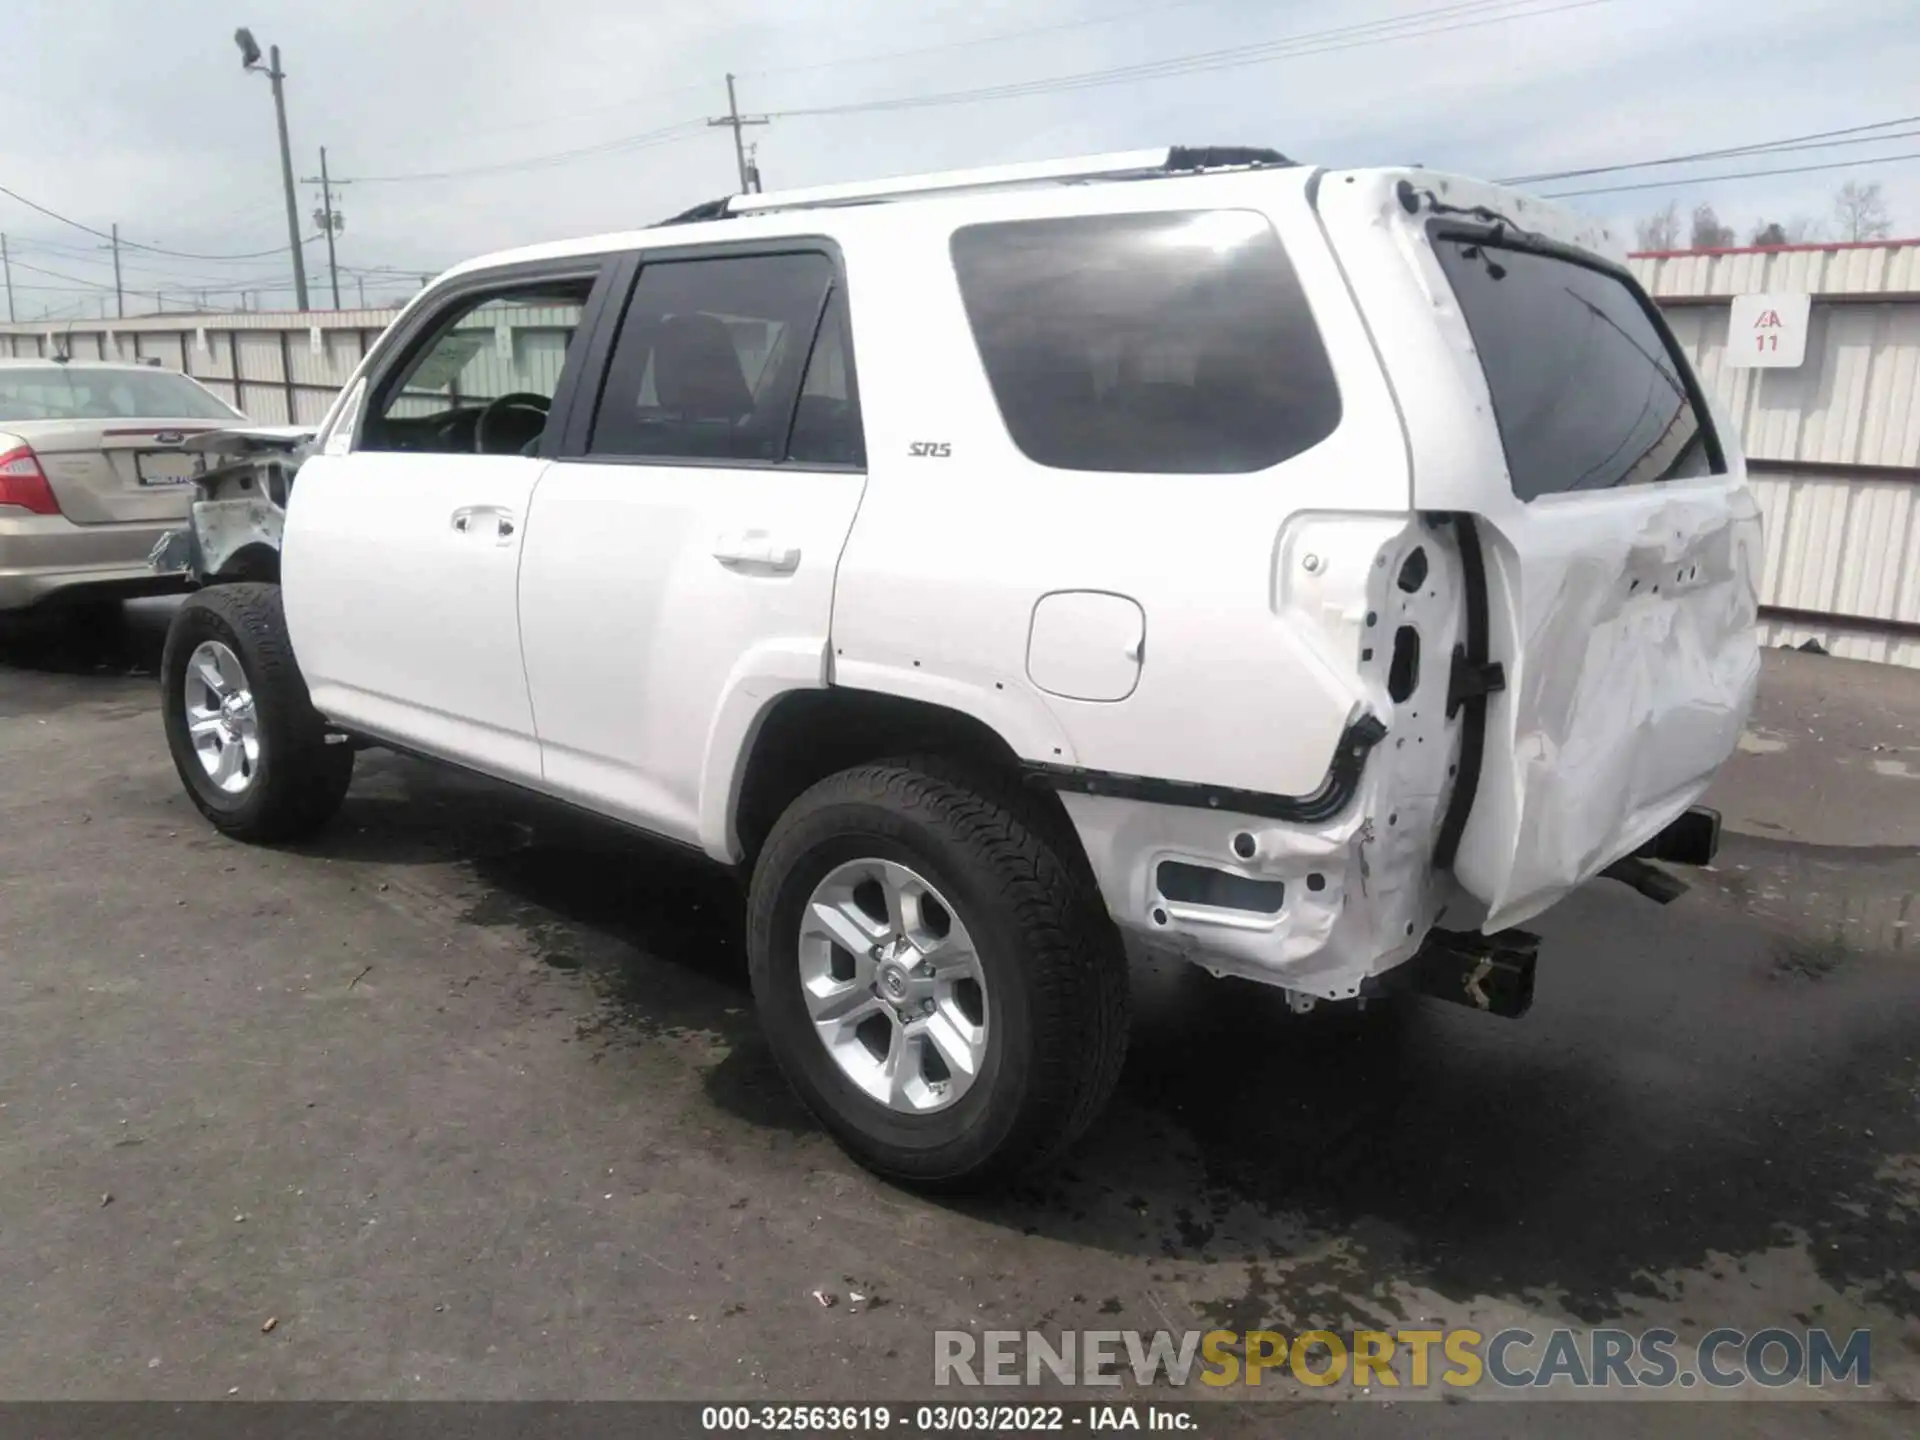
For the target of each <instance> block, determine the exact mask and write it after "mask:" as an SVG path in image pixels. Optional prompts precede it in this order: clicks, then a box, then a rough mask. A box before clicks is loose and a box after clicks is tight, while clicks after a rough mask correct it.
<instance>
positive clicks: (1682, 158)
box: [1494, 115, 1920, 185]
mask: <svg viewBox="0 0 1920 1440" xmlns="http://www.w3.org/2000/svg"><path fill="white" fill-rule="evenodd" d="M1914 124H1920V115H1903V116H1901V117H1900V118H1899V119H1897V120H1876V121H1875V122H1874V123H1873V124H1871V125H1850V126H1848V127H1847V128H1845V129H1844V130H1816V131H1814V132H1813V133H1811V134H1809V135H1789V136H1787V137H1786V138H1785V139H1783V140H1765V141H1759V142H1756V143H1755V144H1752V145H1730V146H1728V147H1726V148H1725V149H1721V150H1696V151H1694V152H1693V153H1692V154H1691V155H1669V156H1667V157H1666V158H1665V159H1661V160H1635V161H1632V162H1630V163H1628V164H1624V165H1589V166H1587V167H1586V168H1585V169H1582V170H1552V171H1548V172H1545V173H1543V174H1539V175H1513V176H1509V177H1508V178H1506V179H1504V180H1496V181H1495V182H1494V183H1495V184H1496V185H1532V184H1538V183H1540V182H1542V181H1547V180H1578V179H1582V178H1584V177H1586V176H1588V175H1613V174H1617V173H1619V172H1620V171H1624V170H1653V169H1658V168H1659V167H1661V166H1663V165H1688V164H1692V163H1693V162H1695V161H1698V160H1725V159H1730V158H1732V157H1733V156H1736V155H1767V154H1785V153H1787V152H1788V151H1793V150H1821V149H1826V148H1828V147H1830V146H1836V145H1872V144H1874V143H1876V142H1878V141H1881V140H1905V139H1909V138H1911V137H1912V136H1913V135H1916V134H1920V131H1913V130H1903V131H1900V132H1899V133H1897V134H1892V135H1868V134H1863V133H1862V132H1863V131H1868V130H1885V129H1887V128H1889V127H1891V126H1895V125H1914ZM1835 136H1845V137H1850V138H1845V139H1835V138H1830V137H1835Z"/></svg>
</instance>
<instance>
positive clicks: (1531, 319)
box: [1433, 235, 1713, 500]
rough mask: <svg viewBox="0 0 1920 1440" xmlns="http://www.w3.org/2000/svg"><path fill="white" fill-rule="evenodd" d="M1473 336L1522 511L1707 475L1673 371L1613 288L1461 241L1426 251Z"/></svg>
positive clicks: (1582, 273)
mask: <svg viewBox="0 0 1920 1440" xmlns="http://www.w3.org/2000/svg"><path fill="white" fill-rule="evenodd" d="M1433 248H1434V251H1435V253H1436V254H1437V255H1438V256H1439V259H1440V268H1441V269H1443V270H1444V271H1446V274H1447V279H1448V280H1449V281H1450V282H1451V283H1452V285H1453V293H1454V295H1455V297H1456V298H1457V299H1458V300H1459V302H1460V313H1461V314H1462V315H1463V316H1464V317H1465V319H1466V322H1467V329H1468V330H1469V331H1470V332H1471V333H1472V335H1473V347H1474V349H1475V350H1476V351H1477V352H1478V354H1479V358H1480V367H1481V369H1482V370H1483V371H1485V373H1486V377H1487V390H1488V392H1489V393H1490V395H1491V396H1492V398H1493V416H1494V420H1495V421H1496V422H1497V423H1498V425H1499V428H1500V440H1501V443H1502V444H1503V445H1504V446H1505V448H1506V452H1507V469H1508V471H1509V472H1510V474H1511V476H1512V481H1513V493H1514V494H1515V495H1516V496H1518V497H1519V498H1520V499H1522V500H1532V499H1535V498H1536V497H1538V496H1541V495H1554V494H1560V493H1562V492H1565V491H1569V490H1607V489H1611V488H1612V487H1614V486H1616V485H1645V484H1651V483H1654V482H1657V481H1661V480H1677V479H1681V478H1684V477H1687V476H1691V475H1705V474H1708V473H1709V472H1710V471H1711V470H1712V469H1713V457H1712V455H1711V454H1710V453H1709V446H1710V444H1711V436H1710V433H1709V431H1708V429H1707V427H1706V425H1705V424H1704V423H1703V422H1702V419H1701V416H1700V413H1699V411H1698V410H1697V409H1696V408H1695V407H1694V404H1693V399H1692V397H1691V395H1689V394H1688V391H1687V385H1686V381H1685V379H1684V378H1683V376H1682V372H1681V369H1680V364H1679V362H1678V361H1677V360H1675V358H1674V356H1673V352H1672V350H1671V349H1670V348H1669V346H1668V344H1667V340H1666V337H1665V336H1664V335H1663V334H1662V333H1661V332H1660V329H1659V327H1658V326H1657V325H1656V324H1655V323H1654V321H1653V318H1652V317H1651V316H1649V315H1648V314H1647V310H1646V307H1645V305H1643V304H1642V303H1641V300H1640V298H1639V296H1637V295H1636V294H1634V292H1633V290H1632V289H1631V288H1630V287H1629V286H1628V285H1627V283H1626V282H1625V281H1623V280H1621V279H1620V278H1618V277H1617V276H1614V275H1610V274H1608V273H1607V272H1606V271H1604V270H1597V269H1594V268H1592V267H1591V266H1587V265H1581V264H1577V263H1575V262H1574V261H1572V260H1565V259H1561V258H1559V257H1557V256H1554V255H1546V254H1542V253H1540V252H1538V251H1534V250H1524V249H1516V248H1513V247H1510V246H1502V245H1493V244H1488V243H1486V242H1484V241H1482V240H1480V239H1477V238H1473V237H1463V236H1449V235H1440V236H1436V237H1435V239H1434V242H1433Z"/></svg>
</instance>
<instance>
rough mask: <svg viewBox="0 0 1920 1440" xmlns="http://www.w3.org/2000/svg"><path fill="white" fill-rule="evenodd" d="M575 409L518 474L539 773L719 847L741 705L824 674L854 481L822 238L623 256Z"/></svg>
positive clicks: (751, 707) (756, 707)
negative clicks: (587, 384) (613, 301)
mask: <svg viewBox="0 0 1920 1440" xmlns="http://www.w3.org/2000/svg"><path fill="white" fill-rule="evenodd" d="M595 345H596V348H600V349H604V350H605V351H606V352H607V359H606V361H605V380H604V383H603V385H602V386H601V389H600V394H599V399H598V407H597V410H596V409H594V408H593V407H591V406H589V405H588V404H587V403H586V401H585V398H584V397H583V400H582V403H581V404H580V405H578V406H576V407H575V411H574V421H575V423H574V424H573V425H572V426H571V427H570V433H569V436H568V438H567V440H566V442H565V450H564V454H563V455H562V457H561V458H560V459H559V460H558V461H556V463H555V464H554V465H553V466H552V467H551V468H550V469H549V470H548V471H547V472H546V474H545V475H543V476H542V477H541V480H540V486H539V489H538V491H537V492H536V493H535V495H534V500H533V515H532V522H531V525H530V527H529V529H528V534H527V544H526V551H525V556H524V559H523V561H522V565H521V570H520V629H521V636H522V640H523V643H524V645H525V650H526V673H527V678H528V682H529V684H530V686H531V691H532V700H533V711H534V715H535V717H536V718H537V720H538V723H539V734H540V748H541V756H542V761H543V765H544V772H545V782H546V785H547V788H548V789H550V790H552V791H554V792H556V793H558V794H560V795H563V796H567V797H569V798H572V799H575V800H578V801H580V802H581V803H583V804H586V805H589V806H591V807H592V808H594V809H596V810H600V811H602V812H605V813H610V814H613V815H616V816H618V817H620V818H622V819H625V820H628V821H630V822H632V823H634V824H637V825H640V826H642V827H644V828H646V829H649V830H652V831H654V832H656V833H658V834H663V835H667V836H671V837H673V838H675V839H680V840H685V841H689V842H693V843H698V844H701V845H702V846H704V847H705V848H706V849H707V850H708V851H709V852H710V853H712V854H715V855H717V856H718V855H729V854H730V852H731V846H732V841H731V837H730V835H729V831H728V815H729V809H730V806H729V801H730V799H731V795H730V787H731V785H732V783H733V781H734V765H735V762H736V761H737V759H738V758H739V757H740V756H741V755H742V754H744V753H745V751H746V749H747V748H748V747H747V741H748V739H749V737H750V736H751V734H752V731H753V728H754V727H755V726H756V725H757V723H758V721H759V717H760V715H761V714H762V713H763V711H764V708H765V707H766V706H767V705H769V704H771V703H772V702H773V701H774V700H775V699H776V698H778V697H779V696H780V695H781V694H782V693H784V692H786V691H790V690H794V689H810V688H818V687H820V686H823V685H825V684H826V683H827V675H828V660H827V641H828V634H829V630H830V625H831V621H832V616H833V587H834V575H835V571H836V569H837V567H838V565H839V560H840V552H841V549H842V547H843V546H844V545H845V543H846V538H847V533H848V530H849V529H850V528H851V526H852V524H853V517H854V512H855V510H856V509H857V508H858V506H859V503H860V496H861V493H862V490H863V488H864V486H865V483H866V452H865V445H864V442H863V440H862V434H861V425H860V408H859V396H858V391H857V389H856V386H855V380H854V369H853V349H852V342H851V333H850V330H849V315H848V309H847V297H846V288H845V282H844V274H843V271H842V268H841V266H840V263H839V258H838V255H837V252H835V251H834V250H833V248H832V247H831V246H829V245H827V244H826V243H825V242H824V241H820V242H810V241H799V242H778V243H776V244H775V245H774V246H773V247H771V248H767V249H744V250H743V249H739V248H736V247H700V248H695V249H690V250H685V251H677V252H673V253H664V254H663V253H649V254H647V255H643V256H641V257H640V258H639V274H638V279H637V281H636V282H635V283H634V285H633V289H632V295H631V299H630V300H629V301H628V303H627V305H626V307H625V313H624V316H622V317H621V322H620V324H619V325H618V326H617V327H611V326H610V327H607V329H606V330H605V331H603V332H602V334H601V335H600V336H598V337H597V338H596V342H595Z"/></svg>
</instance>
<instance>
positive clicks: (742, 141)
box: [707, 75, 768, 195]
mask: <svg viewBox="0 0 1920 1440" xmlns="http://www.w3.org/2000/svg"><path fill="white" fill-rule="evenodd" d="M767 123H768V117H767V116H765V115H742V114H741V113H740V101H739V100H738V99H737V98H736V97H735V95H734V93H733V76H732V75H728V76H727V113H726V114H724V115H722V116H720V117H718V118H717V119H713V120H709V121H707V124H708V125H725V126H726V127H727V128H728V129H730V130H732V131H733V158H734V161H735V163H736V164H738V165H739V167H740V193H741V194H742V195H750V194H753V193H755V192H757V191H758V190H759V189H760V170H759V167H758V166H757V165H755V166H749V165H748V164H747V142H746V138H745V136H743V135H742V134H741V131H742V130H743V129H745V128H746V127H747V126H749V125H765V124H767Z"/></svg>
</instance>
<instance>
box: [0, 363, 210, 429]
mask: <svg viewBox="0 0 1920 1440" xmlns="http://www.w3.org/2000/svg"><path fill="white" fill-rule="evenodd" d="M239 418H240V415H239V412H238V411H236V410H232V409H229V408H228V407H227V406H226V405H225V404H223V403H222V402H221V401H220V400H218V399H216V398H215V397H214V396H213V395H211V394H209V393H208V392H207V391H205V390H202V389H201V388H200V387H199V386H198V385H196V384H194V383H193V382H192V381H191V380H189V379H187V378H186V377H185V376H184V375H176V374H174V373H173V372H171V371H168V370H104V369H103V370H94V369H90V368H88V367H85V366H79V367H75V366H71V365H46V366H30V367H21V368H18V369H15V368H12V367H7V368H0V421H7V420H237V419H239Z"/></svg>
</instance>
